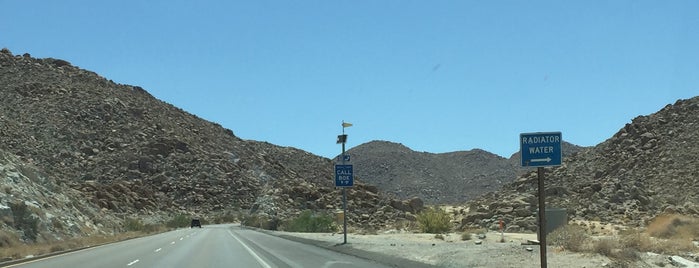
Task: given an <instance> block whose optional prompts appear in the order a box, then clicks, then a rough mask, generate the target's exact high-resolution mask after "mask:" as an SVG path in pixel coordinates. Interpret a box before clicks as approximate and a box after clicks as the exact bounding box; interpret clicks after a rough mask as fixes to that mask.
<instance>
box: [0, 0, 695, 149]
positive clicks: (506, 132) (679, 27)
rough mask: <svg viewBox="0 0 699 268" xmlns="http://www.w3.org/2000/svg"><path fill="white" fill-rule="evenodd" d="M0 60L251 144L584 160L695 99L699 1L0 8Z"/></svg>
mask: <svg viewBox="0 0 699 268" xmlns="http://www.w3.org/2000/svg"><path fill="white" fill-rule="evenodd" d="M0 6H2V12H0V13H1V14H2V15H0V47H6V48H9V49H10V50H11V51H12V52H13V53H14V54H23V53H30V54H31V55H32V56H33V57H40V58H45V57H53V58H59V59H64V60H67V61H69V62H71V63H72V64H73V65H76V66H79V67H81V68H84V69H88V70H91V71H94V72H96V73H98V74H100V75H102V76H104V77H106V78H107V79H111V80H113V81H115V82H117V83H122V84H131V85H138V86H141V87H143V88H144V89H146V90H147V91H148V92H150V93H151V94H152V95H153V96H155V97H157V98H159V99H161V100H164V101H166V102H168V103H171V104H173V105H175V106H178V107H180V108H182V109H184V110H186V111H188V112H190V113H193V114H196V115H198V116H200V117H202V118H204V119H207V120H209V121H213V122H217V123H220V124H221V125H223V126H224V127H226V128H229V129H231V130H233V132H234V133H235V134H236V135H237V136H239V137H241V138H244V139H251V140H259V141H268V142H270V143H273V144H277V145H282V146H292V147H296V148H300V149H303V150H306V151H309V152H311V153H314V154H317V155H321V156H325V157H332V156H334V155H337V154H339V153H340V146H339V145H337V144H335V140H336V136H337V135H338V134H340V133H341V132H342V128H341V122H342V121H343V120H345V121H347V122H351V123H353V124H354V126H353V127H350V128H347V129H346V131H347V134H348V135H349V139H348V143H347V145H348V148H349V147H354V146H357V145H359V144H361V143H365V142H369V141H372V140H389V141H393V142H399V143H402V144H404V145H406V146H408V147H410V148H412V149H414V150H417V151H427V152H433V153H441V152H451V151H461V150H470V149H474V148H480V149H484V150H487V151H490V152H493V153H496V154H499V155H501V156H504V157H509V156H510V155H511V154H512V153H515V152H517V151H518V150H519V141H518V138H519V134H520V133H523V132H538V131H561V132H562V133H563V139H564V140H566V141H569V142H571V143H574V144H577V145H582V146H592V145H596V144H598V143H600V142H602V141H604V140H606V139H607V138H609V137H611V136H612V135H613V134H614V133H616V132H617V131H618V130H619V129H620V128H622V127H623V126H624V124H626V123H629V122H631V119H633V118H634V117H636V116H639V115H648V114H651V113H654V112H656V111H658V110H660V109H661V108H663V107H664V106H665V105H667V104H671V103H674V102H675V101H676V100H678V99H686V98H691V97H694V96H696V95H699V94H698V93H699V16H697V12H698V11H699V1H694V0H687V1H624V0H618V1H606V0H603V1H602V0H600V1H594V0H593V1H589V0H581V1H559V0H554V1H520V0H515V1H468V0H456V1H407V0H386V1H383V0H352V1H347V0H337V1H333V0H330V1H328V0H317V1H285V0H279V1H264V0H262V1H257V0H256V1H211V0H197V1H177V0H168V1H151V0H149V1H142V0H120V1H94V0H84V1H76V0H62V1H38V0H14V1H13V0H0Z"/></svg>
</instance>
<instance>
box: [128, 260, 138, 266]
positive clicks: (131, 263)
mask: <svg viewBox="0 0 699 268" xmlns="http://www.w3.org/2000/svg"><path fill="white" fill-rule="evenodd" d="M137 262H138V260H135V261H132V262H129V264H127V265H126V266H131V265H134V264H136V263H137Z"/></svg>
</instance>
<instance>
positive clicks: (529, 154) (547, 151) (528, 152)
mask: <svg viewBox="0 0 699 268" xmlns="http://www.w3.org/2000/svg"><path fill="white" fill-rule="evenodd" d="M561 140H562V138H561V132H537V133H522V134H519V142H520V154H521V156H522V166H523V167H547V166H560V165H561V160H562V159H563V156H562V155H563V153H562V150H561Z"/></svg>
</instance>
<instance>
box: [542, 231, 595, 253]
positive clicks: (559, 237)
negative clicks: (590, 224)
mask: <svg viewBox="0 0 699 268" xmlns="http://www.w3.org/2000/svg"><path fill="white" fill-rule="evenodd" d="M588 240H589V235H588V234H587V232H586V231H585V228H583V227H582V226H579V225H574V224H569V225H564V226H561V227H559V228H556V229H555V230H553V231H552V232H551V233H549V234H548V235H547V236H546V242H547V244H548V245H550V246H559V247H562V248H564V249H566V250H570V251H574V252H580V251H583V250H584V249H585V246H586V245H587V243H588Z"/></svg>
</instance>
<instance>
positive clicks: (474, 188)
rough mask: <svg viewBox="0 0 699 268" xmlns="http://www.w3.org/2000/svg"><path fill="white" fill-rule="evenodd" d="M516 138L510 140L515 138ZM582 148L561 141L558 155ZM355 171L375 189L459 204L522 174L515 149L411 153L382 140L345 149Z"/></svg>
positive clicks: (524, 170)
mask: <svg viewBox="0 0 699 268" xmlns="http://www.w3.org/2000/svg"><path fill="white" fill-rule="evenodd" d="M515 141H516V140H515ZM581 149H582V147H579V146H576V145H573V144H570V143H568V142H563V154H564V157H568V156H569V155H573V154H575V153H577V152H578V151H580V150H581ZM347 154H349V155H350V159H351V161H352V164H354V165H355V166H356V169H355V170H356V171H355V172H356V174H357V176H358V177H360V178H362V179H363V180H364V181H366V182H367V183H370V184H372V185H376V186H377V187H378V188H379V189H380V190H381V191H385V192H389V193H393V194H395V195H397V196H399V197H402V198H409V197H414V196H416V197H419V198H421V199H422V200H424V201H425V203H428V204H448V203H452V204H454V203H463V202H466V201H468V200H471V199H473V198H475V197H478V196H480V195H482V194H484V193H488V192H492V191H496V190H499V189H500V187H501V186H502V185H503V184H505V183H508V182H511V181H513V180H515V179H516V178H517V175H521V174H524V173H525V172H526V169H523V168H521V167H520V159H519V157H520V156H519V153H515V154H513V155H512V157H510V159H507V158H503V157H500V156H498V155H495V154H492V153H489V152H487V151H484V150H479V149H474V150H470V151H458V152H450V153H439V154H435V153H428V152H416V151H413V150H412V149H410V148H408V147H406V146H404V145H402V144H399V143H393V142H388V141H372V142H368V143H364V144H361V145H359V146H357V147H354V148H352V149H350V150H348V151H347Z"/></svg>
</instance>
